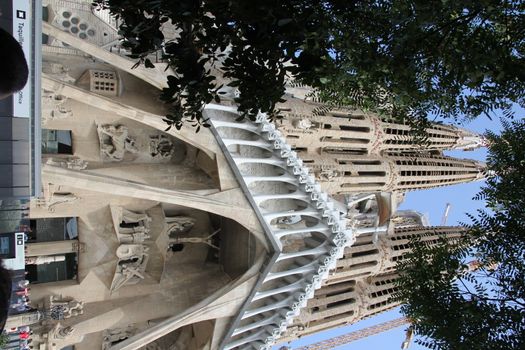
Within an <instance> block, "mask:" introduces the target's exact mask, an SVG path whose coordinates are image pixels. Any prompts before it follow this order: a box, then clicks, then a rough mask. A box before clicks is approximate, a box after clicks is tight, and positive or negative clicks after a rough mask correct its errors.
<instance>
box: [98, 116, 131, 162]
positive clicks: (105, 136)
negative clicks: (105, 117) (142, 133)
mask: <svg viewBox="0 0 525 350" xmlns="http://www.w3.org/2000/svg"><path fill="white" fill-rule="evenodd" d="M97 130H98V135H99V141H100V151H101V152H102V155H103V156H104V157H105V158H106V159H108V160H109V161H114V162H120V161H122V159H124V154H125V153H126V152H130V153H137V152H138V149H137V147H136V146H135V139H134V138H132V137H130V136H129V133H128V128H127V127H126V126H124V125H111V124H104V125H98V126H97Z"/></svg>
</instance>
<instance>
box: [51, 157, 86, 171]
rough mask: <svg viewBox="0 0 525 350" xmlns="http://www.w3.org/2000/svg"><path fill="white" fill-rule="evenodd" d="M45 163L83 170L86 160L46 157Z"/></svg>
mask: <svg viewBox="0 0 525 350" xmlns="http://www.w3.org/2000/svg"><path fill="white" fill-rule="evenodd" d="M46 164H49V165H52V166H57V167H61V168H65V169H71V170H84V169H86V168H87V166H88V162H86V161H85V160H82V159H80V158H48V159H47V161H46Z"/></svg>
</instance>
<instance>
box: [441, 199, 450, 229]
mask: <svg viewBox="0 0 525 350" xmlns="http://www.w3.org/2000/svg"><path fill="white" fill-rule="evenodd" d="M450 207H452V204H450V203H447V205H446V206H445V212H444V213H443V217H442V218H441V226H445V225H446V224H447V220H448V213H449V212H450Z"/></svg>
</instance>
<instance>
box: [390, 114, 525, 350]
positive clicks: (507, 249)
mask: <svg viewBox="0 0 525 350" xmlns="http://www.w3.org/2000/svg"><path fill="white" fill-rule="evenodd" d="M503 125H504V128H503V131H502V133H501V135H496V134H495V133H493V132H490V131H489V132H487V134H486V136H487V140H488V142H489V156H488V162H487V165H488V169H489V172H491V174H489V177H488V178H487V183H486V185H485V186H484V187H483V188H482V190H481V192H480V193H479V194H478V195H477V199H482V200H485V201H486V209H485V210H480V211H479V212H478V215H477V216H471V219H472V224H471V225H469V226H467V235H465V237H463V238H462V239H461V240H459V241H458V242H450V241H449V242H446V241H443V242H441V243H440V244H437V245H429V244H424V243H423V242H421V241H419V242H418V241H414V242H412V244H413V252H412V253H410V254H408V255H407V256H405V259H403V260H402V262H400V263H399V265H398V269H399V271H400V272H401V273H400V274H401V277H400V279H399V280H398V285H399V288H400V291H399V293H398V295H397V297H398V298H399V299H400V301H402V302H403V303H404V305H403V306H402V307H401V311H402V313H403V314H404V315H405V316H407V317H409V318H410V319H412V320H413V322H414V325H415V330H416V333H417V334H419V335H420V336H421V337H422V338H420V339H419V340H418V342H419V343H421V344H423V345H426V346H427V347H429V348H435V349H477V350H483V349H487V350H488V349H490V350H494V349H502V350H503V349H506V350H507V349H524V348H525V282H524V280H523V276H525V210H524V208H525V182H524V181H523V177H524V174H525V145H524V143H523V140H525V120H521V121H513V122H506V121H504V122H503ZM469 259H470V260H472V259H475V261H476V265H475V268H474V269H473V268H472V265H471V266H470V268H469V266H468V265H467V264H465V262H466V261H467V260H469Z"/></svg>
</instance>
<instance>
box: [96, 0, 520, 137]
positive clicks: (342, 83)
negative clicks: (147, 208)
mask: <svg viewBox="0 0 525 350" xmlns="http://www.w3.org/2000/svg"><path fill="white" fill-rule="evenodd" d="M94 3H95V4H96V5H97V6H99V7H101V8H108V9H109V10H110V11H111V12H112V13H113V14H115V15H116V16H118V17H119V19H120V20H121V23H122V25H121V26H120V33H121V34H122V36H123V37H124V38H125V42H124V46H125V47H127V48H129V49H130V51H131V57H133V58H136V59H139V62H141V63H143V64H145V65H146V66H151V65H152V62H151V61H150V60H149V59H148V55H149V54H151V53H153V52H156V51H158V50H162V51H163V53H164V58H165V59H166V60H167V61H168V62H169V64H170V66H171V67H172V68H173V69H174V71H175V73H176V74H175V75H173V76H170V77H168V85H169V87H168V88H167V89H164V91H163V93H162V99H163V100H164V101H165V102H167V103H169V104H170V105H171V106H172V108H171V113H170V114H169V115H168V116H167V118H166V121H167V122H168V123H170V124H171V125H175V126H177V127H180V125H181V123H182V122H183V121H185V120H191V121H196V122H197V124H199V123H201V122H202V114H201V110H202V107H203V106H204V105H205V104H207V103H210V102H212V101H220V99H221V95H220V91H221V90H220V88H221V86H220V83H219V81H218V80H217V79H216V74H215V73H216V72H218V70H220V71H221V73H220V74H221V75H224V76H225V77H226V78H227V79H228V81H229V85H230V87H233V88H238V90H239V91H240V96H238V97H237V98H236V102H237V104H238V106H239V110H240V111H241V112H242V113H243V114H244V115H245V116H253V115H255V113H256V112H257V111H259V110H261V111H263V112H267V113H269V114H270V116H275V115H277V114H278V110H277V109H276V106H277V105H278V103H279V102H280V101H281V98H282V96H283V94H284V92H285V82H286V80H287V79H295V81H296V82H298V83H301V84H308V85H310V86H312V87H313V88H315V89H316V91H317V94H318V97H319V98H320V99H321V100H322V101H324V102H326V103H328V104H329V105H353V106H358V107H361V108H366V109H374V110H378V111H379V112H383V113H385V114H387V115H391V116H393V117H396V118H404V117H406V116H407V114H408V115H410V116H412V117H414V118H416V119H418V118H419V119H421V120H425V118H426V117H427V115H428V114H429V113H435V114H438V115H441V116H445V117H457V116H459V115H467V116H469V117H476V116H478V115H480V114H481V113H488V112H490V111H491V110H493V109H495V108H503V109H506V110H509V109H508V107H509V105H510V102H516V103H519V104H521V105H522V106H523V105H525V99H524V89H523V83H524V81H525V64H524V53H525V39H524V38H525V36H524V33H525V13H524V12H525V11H524V10H525V4H524V3H523V2H522V1H512V0H481V1H472V0H412V1H394V0H384V1H366V0H363V1H346V0H329V1H319V0H287V1H280V0H252V1H227V0H213V1H202V0H179V1H173V0H95V1H94ZM166 25H170V26H173V28H174V29H175V30H176V31H177V33H178V36H177V37H176V38H169V40H167V39H166V38H165V36H164V34H163V31H162V30H161V28H162V27H163V26H166Z"/></svg>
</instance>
